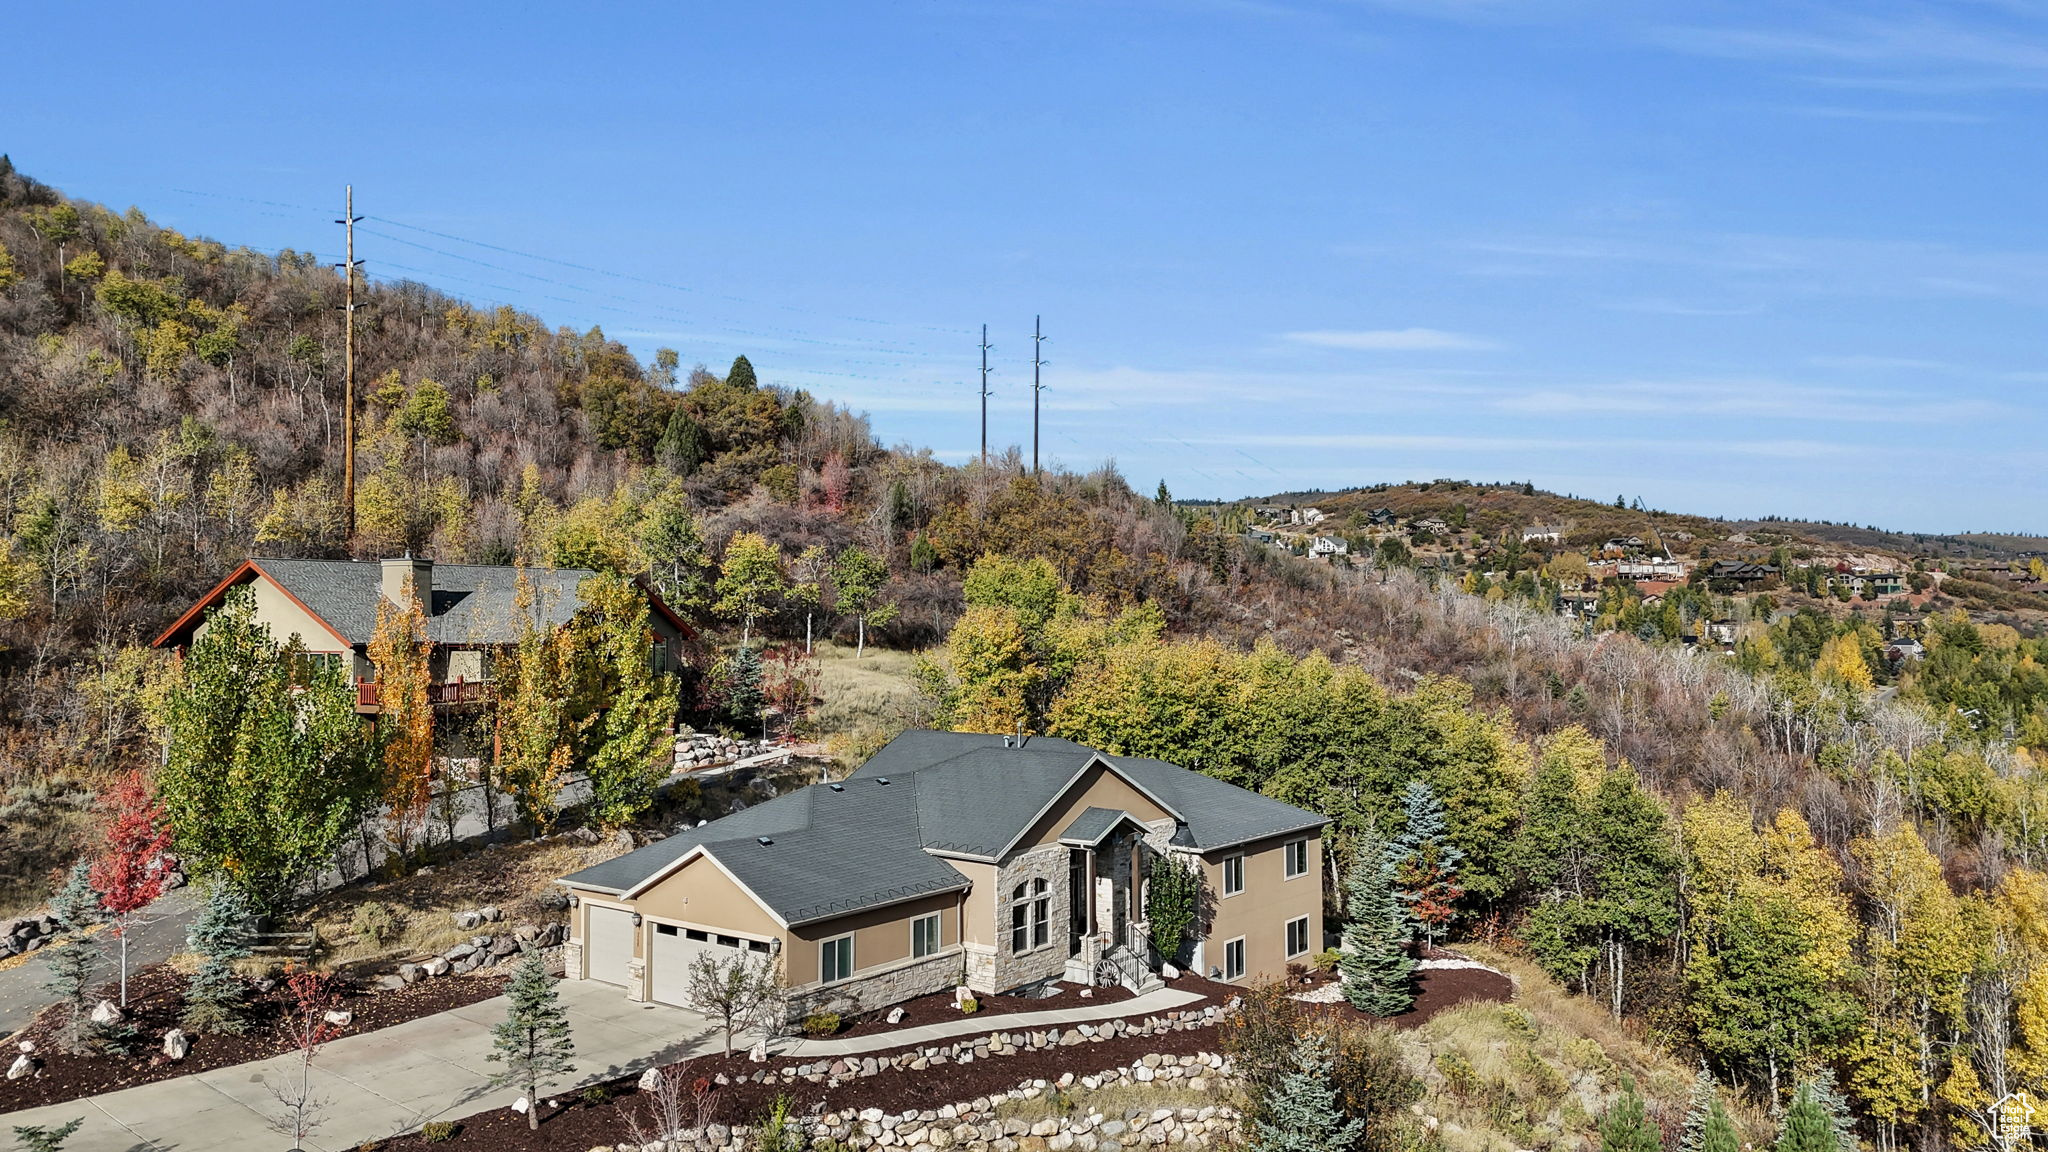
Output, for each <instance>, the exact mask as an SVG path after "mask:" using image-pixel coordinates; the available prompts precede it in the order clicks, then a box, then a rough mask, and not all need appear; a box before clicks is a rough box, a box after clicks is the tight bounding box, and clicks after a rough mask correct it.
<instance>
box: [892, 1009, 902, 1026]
mask: <svg viewBox="0 0 2048 1152" xmlns="http://www.w3.org/2000/svg"><path fill="white" fill-rule="evenodd" d="M889 1023H891V1024H901V1023H903V1009H902V1008H900V1007H898V1008H891V1009H889Z"/></svg>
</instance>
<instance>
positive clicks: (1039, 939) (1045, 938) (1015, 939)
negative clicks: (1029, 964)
mask: <svg viewBox="0 0 2048 1152" xmlns="http://www.w3.org/2000/svg"><path fill="white" fill-rule="evenodd" d="M1051 942H1052V885H1050V884H1048V883H1046V881H1045V880H1044V878H1043V877H1041V878H1039V879H1036V880H1027V881H1025V882H1023V883H1021V884H1019V885H1017V886H1016V887H1015V888H1012V889H1010V951H1012V952H1028V951H1030V950H1031V949H1033V948H1043V947H1045V946H1046V945H1047V944H1049V943H1051Z"/></svg>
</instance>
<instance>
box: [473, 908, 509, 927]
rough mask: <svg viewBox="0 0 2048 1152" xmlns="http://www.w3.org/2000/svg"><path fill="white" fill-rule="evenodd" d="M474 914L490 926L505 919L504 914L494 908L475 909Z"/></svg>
mask: <svg viewBox="0 0 2048 1152" xmlns="http://www.w3.org/2000/svg"><path fill="white" fill-rule="evenodd" d="M476 914H477V915H478V916H481V917H483V918H484V920H486V921H487V922H489V923H492V924H496V923H497V922H498V921H500V920H503V919H504V918H505V914H504V913H503V912H501V911H499V910H498V909H497V908H495V907H488V906H487V907H484V908H479V909H477V913H476Z"/></svg>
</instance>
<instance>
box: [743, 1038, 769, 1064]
mask: <svg viewBox="0 0 2048 1152" xmlns="http://www.w3.org/2000/svg"><path fill="white" fill-rule="evenodd" d="M747 1059H749V1060H752V1061H753V1062H754V1063H756V1064H766V1063H767V1062H768V1041H766V1040H756V1041H754V1046H753V1047H752V1048H749V1049H747Z"/></svg>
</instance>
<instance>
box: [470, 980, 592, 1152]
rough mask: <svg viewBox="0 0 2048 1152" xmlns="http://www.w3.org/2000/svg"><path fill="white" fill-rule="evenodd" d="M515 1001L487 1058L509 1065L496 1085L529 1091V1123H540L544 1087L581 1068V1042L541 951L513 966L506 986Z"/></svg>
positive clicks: (531, 1125)
mask: <svg viewBox="0 0 2048 1152" xmlns="http://www.w3.org/2000/svg"><path fill="white" fill-rule="evenodd" d="M505 996H506V998H507V999H508V1000H510V1001H511V1003H509V1004H507V1005H506V1007H505V1022H504V1023H502V1024H499V1025H498V1026H497V1027H495V1028H492V1029H491V1051H490V1054H489V1055H488V1056H487V1057H486V1059H488V1060H490V1061H491V1062H492V1063H494V1064H503V1065H504V1066H505V1070H504V1071H503V1072H500V1073H498V1074H497V1075H495V1076H493V1077H492V1078H491V1083H492V1084H493V1085H494V1086H498V1087H503V1086H506V1085H511V1086H513V1087H516V1088H518V1089H519V1090H520V1091H522V1092H524V1093H525V1094H526V1126H527V1127H528V1128H529V1129H533V1128H539V1127H540V1090H541V1086H542V1085H544V1084H546V1083H548V1082H549V1081H551V1080H553V1079H555V1078H556V1077H558V1076H562V1075H565V1074H567V1073H569V1072H573V1071H575V1065H574V1064H573V1063H572V1062H571V1058H572V1057H573V1056H574V1055H575V1054H576V1045H575V1042H574V1041H572V1040H571V1039H570V1038H569V1012H568V1010H567V1009H565V1008H563V1007H562V1003H561V1000H560V998H559V996H558V995H557V994H556V990H555V978H554V977H552V976H550V975H548V968H547V963H546V962H545V961H543V960H542V959H541V958H540V953H538V952H529V953H527V954H526V958H525V959H523V960H521V961H520V962H519V966H518V967H517V968H514V969H513V970H512V980H511V982H510V983H508V984H507V985H506V986H505Z"/></svg>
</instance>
